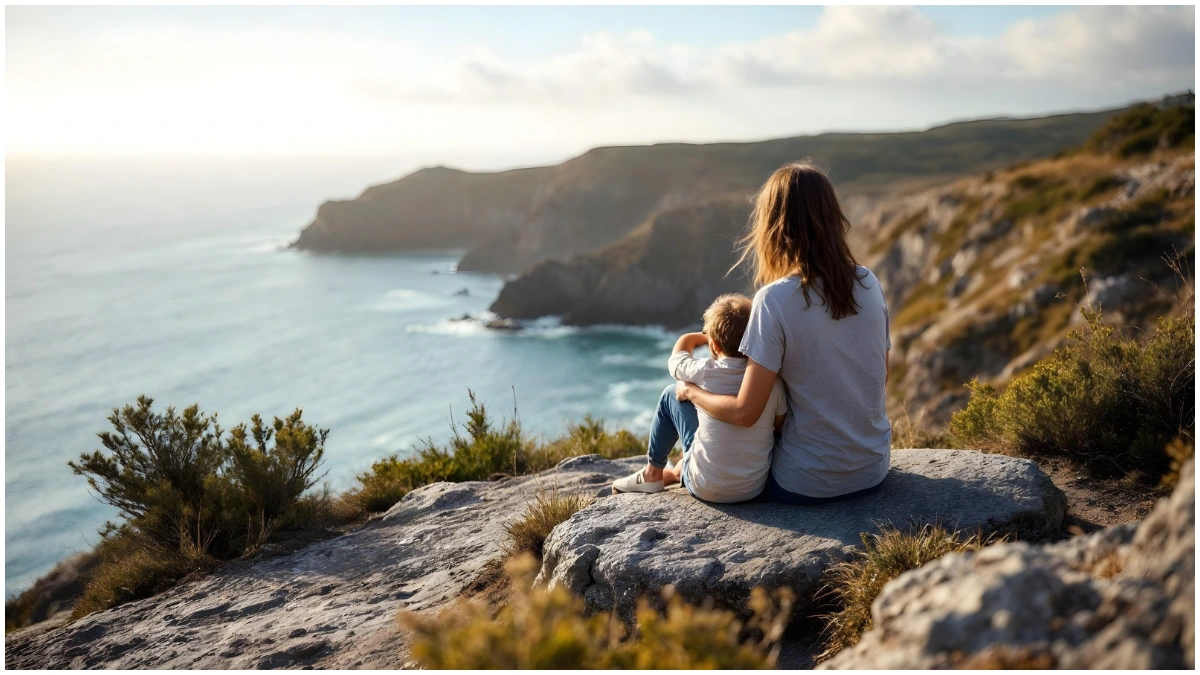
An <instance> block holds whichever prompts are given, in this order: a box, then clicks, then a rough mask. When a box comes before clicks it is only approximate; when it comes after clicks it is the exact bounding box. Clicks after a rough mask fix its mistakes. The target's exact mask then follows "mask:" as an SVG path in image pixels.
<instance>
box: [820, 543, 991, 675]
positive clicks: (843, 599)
mask: <svg viewBox="0 0 1200 675" xmlns="http://www.w3.org/2000/svg"><path fill="white" fill-rule="evenodd" d="M862 540H863V546H864V549H863V550H861V551H858V552H857V553H856V555H855V557H854V558H853V559H852V560H849V561H846V562H843V563H839V564H837V565H835V566H834V567H833V568H831V569H830V570H829V572H828V573H827V574H828V580H829V581H828V584H827V591H826V592H827V593H828V595H829V596H830V597H831V598H832V599H833V601H834V603H835V605H836V606H837V607H838V609H837V610H836V611H834V612H833V613H831V614H828V615H826V616H825V617H824V619H825V620H826V627H825V642H824V651H822V652H821V654H820V655H819V656H818V657H817V660H818V661H824V660H826V659H829V658H831V657H832V656H834V655H835V654H837V653H838V652H840V651H842V650H843V649H845V648H847V647H852V646H854V645H856V644H858V640H859V638H861V637H862V634H863V633H864V632H866V631H867V629H869V628H870V627H871V604H872V603H874V602H875V598H877V597H879V592H880V591H882V590H883V587H884V586H886V585H887V583H888V582H889V581H891V580H892V579H895V578H896V577H898V576H900V575H901V574H903V573H905V572H907V571H908V570H912V569H916V568H918V567H920V566H921V565H924V564H925V563H927V562H930V561H931V560H937V559H938V558H940V557H942V556H944V555H946V554H947V553H954V552H957V551H975V550H978V549H980V548H982V547H983V546H984V545H985V543H987V542H985V541H984V540H983V538H982V536H980V535H979V534H975V535H972V536H969V537H964V536H963V535H962V534H961V533H958V532H952V531H950V530H947V529H945V528H943V527H941V526H940V525H926V526H924V527H921V528H920V529H917V530H915V531H904V530H899V529H896V528H894V527H891V526H886V527H883V528H881V529H880V532H879V534H875V535H868V534H866V533H863V534H862Z"/></svg>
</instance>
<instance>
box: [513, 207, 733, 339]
mask: <svg viewBox="0 0 1200 675" xmlns="http://www.w3.org/2000/svg"><path fill="white" fill-rule="evenodd" d="M749 213H750V204H749V202H748V201H747V200H746V199H745V198H744V197H740V196H727V197H721V198H714V199H708V200H704V201H700V202H696V203H692V204H689V205H686V206H680V207H676V208H672V209H664V210H662V211H658V212H656V213H655V214H653V215H652V216H651V217H650V218H649V219H647V220H646V222H644V223H642V224H641V225H640V226H638V227H637V228H636V229H634V230H633V231H632V232H630V233H629V234H628V235H626V236H625V237H622V238H621V239H620V240H619V241H617V242H615V243H613V244H609V245H608V246H605V247H603V248H600V249H599V250H596V251H593V252H590V253H585V254H583V255H580V256H576V257H575V258H572V259H571V260H569V261H567V262H559V261H557V260H551V261H547V262H543V263H540V264H537V265H535V266H534V267H533V268H532V269H530V270H529V271H528V272H526V273H525V274H522V275H521V276H519V277H517V278H515V279H513V280H511V281H510V282H508V283H507V284H505V285H504V288H503V289H501V291H500V295H499V296H498V297H497V298H496V300H495V302H493V303H492V306H491V311H492V312H494V313H496V314H498V315H500V316H503V317H509V318H516V319H534V318H537V317H540V316H546V315H558V316H561V317H562V321H563V323H565V324H570V325H592V324H642V323H644V324H661V325H666V326H670V327H677V326H687V325H691V324H695V323H698V322H699V321H700V315H701V314H702V313H703V311H704V309H705V308H706V307H708V305H709V304H710V303H712V300H713V298H715V297H717V296H718V295H720V294H721V293H727V292H747V291H749V288H750V286H749V283H748V282H747V280H746V279H745V277H744V275H743V274H742V273H741V272H740V271H735V272H733V273H732V274H729V275H728V276H727V275H726V272H728V271H729V268H730V266H731V265H733V263H734V262H735V261H736V256H735V255H734V250H733V249H734V247H733V242H732V238H733V235H732V234H731V233H734V232H737V231H738V230H739V229H740V228H741V227H742V226H743V225H744V224H745V222H746V218H747V217H748V216H749Z"/></svg>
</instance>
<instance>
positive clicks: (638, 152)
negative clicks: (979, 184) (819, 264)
mask: <svg viewBox="0 0 1200 675" xmlns="http://www.w3.org/2000/svg"><path fill="white" fill-rule="evenodd" d="M1111 115H1112V111H1106V112H1100V113H1086V114H1075V115H1062V116H1057V117H1050V118H1042V119H1033V120H981V121H977V122H965V123H960V124H952V125H947V126H943V127H936V128H933V129H929V130H927V131H923V132H916V133H894V134H821V135H819V136H802V137H796V138H785V139H777V140H770V141H762V142H757V143H714V144H705V145H694V144H684V143H663V144H657V145H650V146H634V147H608V148H596V149H594V150H590V151H588V152H586V153H584V154H583V155H580V156H579V157H576V158H573V159H571V160H568V161H566V162H564V163H562V164H559V165H557V166H552V167H541V168H533V169H521V170H517V171H507V172H502V173H467V172H462V171H455V170H452V169H445V168H435V169H425V170H422V171H418V172H416V173H414V174H412V175H410V176H407V177H405V178H402V179H401V180H399V181H396V182H393V183H389V184H387V185H381V186H376V187H373V188H371V189H369V190H367V191H366V192H365V193H363V195H362V196H360V197H359V198H357V199H354V200H349V201H341V202H328V203H326V204H324V205H322V206H321V208H320V210H319V211H318V213H317V217H316V219H315V220H314V221H313V222H312V224H310V225H309V226H308V227H307V228H305V230H304V231H303V232H302V233H301V235H300V238H299V240H298V241H297V242H296V243H295V246H296V247H297V248H300V249H305V250H314V251H363V252H381V251H399V250H410V249H415V248H428V247H447V246H456V247H457V246H464V247H467V249H468V250H467V252H466V254H465V255H464V256H463V259H462V261H461V262H460V264H459V269H461V270H464V271H471V270H474V271H487V272H497V273H504V274H509V273H518V272H522V271H525V270H527V269H529V268H530V267H531V266H533V265H536V264H537V263H540V262H543V261H547V260H557V261H560V262H564V261H567V260H569V259H570V258H572V257H573V256H576V255H580V254H583V253H588V252H591V251H594V250H596V249H599V248H602V247H604V246H607V245H608V244H611V243H613V242H615V241H618V240H619V239H621V238H622V237H623V236H625V235H626V234H628V233H629V232H631V231H632V230H634V229H635V228H637V227H638V226H639V225H640V224H642V223H644V222H645V221H646V220H647V219H648V218H650V217H651V215H652V214H654V213H656V212H659V211H663V210H670V209H673V208H675V207H678V206H684V205H688V204H692V203H694V202H697V201H702V200H705V199H708V198H711V197H713V196H715V195H722V194H727V193H740V194H746V193H748V192H750V191H753V190H754V189H756V188H757V187H758V186H759V185H761V183H762V181H763V180H764V179H765V178H766V176H767V175H769V174H770V172H771V171H772V170H773V169H775V168H776V167H778V166H780V165H782V164H784V163H785V162H788V161H794V160H797V159H800V158H802V157H805V156H808V155H813V156H817V157H822V158H824V159H826V160H828V161H829V162H830V166H831V170H832V172H833V175H834V177H835V178H836V180H837V183H838V187H839V189H840V190H841V192H842V196H843V198H847V199H850V198H853V197H854V196H861V195H879V194H884V193H887V192H889V191H890V190H892V189H893V188H896V187H898V186H900V185H901V184H903V187H904V189H906V190H911V189H914V188H921V187H928V186H931V185H936V184H938V183H940V182H944V181H945V180H948V179H950V178H952V177H954V176H959V175H962V174H965V173H971V172H975V171H981V170H984V169H987V168H993V167H999V166H1004V165H1006V164H1010V163H1012V162H1015V161H1021V160H1025V159H1030V158H1033V157H1038V156H1043V155H1046V154H1050V153H1053V152H1057V151H1059V150H1062V149H1063V148H1067V147H1070V146H1073V145H1075V144H1078V143H1079V142H1081V141H1082V140H1083V139H1085V138H1086V137H1087V136H1088V135H1089V134H1091V133H1092V132H1093V131H1094V130H1095V129H1096V128H1098V127H1100V126H1101V125H1102V124H1103V123H1104V122H1105V121H1106V120H1107V119H1108V118H1109V117H1110V116H1111ZM739 225H740V224H739ZM729 234H733V233H729Z"/></svg>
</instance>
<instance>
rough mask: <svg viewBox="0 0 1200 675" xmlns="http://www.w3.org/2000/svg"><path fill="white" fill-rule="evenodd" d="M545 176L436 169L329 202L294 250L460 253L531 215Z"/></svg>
mask: <svg viewBox="0 0 1200 675" xmlns="http://www.w3.org/2000/svg"><path fill="white" fill-rule="evenodd" d="M549 172H550V169H546V168H534V169H518V170H514V171H504V172H500V173H491V174H478V173H468V172H466V171H458V170H456V169H448V168H445V167H434V168H430V169H421V170H420V171H417V172H415V173H413V174H410V175H408V176H405V177H404V178H401V179H400V180H398V181H395V182H393V183H388V184H385V185H376V186H373V187H371V188H368V189H367V190H366V191H365V192H363V193H362V195H361V196H359V197H358V198H356V199H350V200H344V201H329V202H325V203H324V204H322V205H321V207H320V208H319V209H317V216H316V218H315V219H314V220H313V222H312V223H311V224H309V226H308V227H306V228H304V230H303V231H302V232H301V233H300V237H299V238H298V239H297V240H296V241H295V242H294V243H293V244H292V247H293V248H297V249H301V250H306V251H345V252H355V253H361V252H365V253H379V252H387V251H403V250H413V249H430V248H466V247H467V246H471V245H474V244H477V243H479V242H482V241H490V240H493V239H498V238H502V237H505V236H510V235H511V234H512V233H513V232H514V231H515V230H516V228H517V227H518V226H519V225H521V223H523V222H524V221H525V217H526V215H527V214H528V213H529V212H530V210H531V209H532V208H533V204H534V199H535V196H536V193H537V190H538V188H539V187H540V186H541V185H542V183H543V182H544V180H545V178H546V176H547V175H548V174H549Z"/></svg>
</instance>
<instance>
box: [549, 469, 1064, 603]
mask: <svg viewBox="0 0 1200 675" xmlns="http://www.w3.org/2000/svg"><path fill="white" fill-rule="evenodd" d="M892 467H893V468H892V471H891V473H890V474H889V475H888V477H887V479H885V481H884V486H883V488H882V489H881V490H880V491H879V492H877V493H875V494H873V495H870V496H867V497H862V498H859V499H854V500H849V501H844V502H835V503H831V504H827V505H823V506H817V507H799V506H784V505H779V504H753V503H752V504H732V505H720V504H708V503H705V502H702V501H699V500H697V499H694V498H692V497H691V496H689V495H688V494H687V493H686V492H685V491H683V490H681V489H675V490H669V491H668V492H667V493H666V494H665V495H655V496H647V495H637V494H623V495H616V496H613V497H611V498H608V499H604V500H602V501H601V502H599V503H597V504H594V505H592V506H590V507H588V508H587V509H585V510H583V511H581V512H579V513H577V514H576V515H575V516H574V517H572V518H571V519H570V520H568V521H567V522H565V523H563V524H562V525H559V526H558V527H557V528H555V530H554V532H553V533H552V534H551V535H550V537H549V539H547V541H546V545H545V557H544V561H543V565H542V569H541V573H540V575H539V578H540V579H541V580H543V581H545V582H548V583H549V584H551V585H562V586H564V587H566V588H568V589H570V590H571V591H572V592H573V593H576V594H578V595H580V596H583V598H584V599H585V601H586V604H587V606H588V608H589V609H590V610H591V611H598V612H603V611H609V610H612V609H613V608H614V607H615V608H616V609H617V611H618V612H619V613H621V614H622V615H624V616H628V615H629V614H630V612H631V611H632V609H633V607H634V605H635V602H636V599H637V598H638V597H639V596H648V597H656V596H657V595H658V593H659V591H660V590H661V589H662V588H663V587H664V586H666V585H668V584H672V585H674V586H675V589H676V592H677V593H679V594H681V596H682V597H683V598H684V599H685V600H687V601H691V602H697V603H698V602H702V601H704V600H705V599H706V598H712V599H714V600H716V601H717V602H718V603H722V604H725V605H729V606H732V607H736V608H743V607H744V606H745V602H746V600H747V599H748V597H749V595H750V590H751V589H752V588H754V587H755V586H765V587H770V588H774V587H779V586H788V587H791V588H792V589H793V590H794V591H795V592H796V594H797V603H796V606H795V610H794V611H795V616H797V617H802V616H808V615H809V614H811V613H812V611H813V610H814V609H815V606H814V599H813V598H814V596H815V595H816V594H817V591H818V589H819V588H820V587H821V585H822V583H823V574H824V572H825V571H826V570H827V569H828V568H829V566H830V565H832V564H833V563H835V562H838V561H840V560H844V559H846V558H847V557H848V556H849V555H850V553H851V552H852V551H853V550H855V549H856V548H857V547H859V546H861V544H862V542H861V539H860V534H861V533H863V532H873V531H875V530H876V529H877V525H878V524H882V523H886V522H892V523H894V524H896V525H897V526H906V525H908V524H909V521H910V520H912V521H914V522H917V523H928V522H934V521H938V522H942V523H947V524H950V525H953V526H955V527H958V528H962V529H968V530H974V529H976V528H980V529H982V530H983V531H984V532H988V533H990V532H1001V531H1003V532H1015V533H1018V534H1019V535H1020V536H1022V537H1023V538H1034V539H1037V538H1044V537H1049V536H1054V535H1056V534H1057V532H1058V530H1059V527H1060V526H1061V523H1062V519H1063V516H1064V513H1065V509H1066V500H1065V497H1064V496H1063V494H1062V492H1060V491H1059V490H1058V488H1056V487H1055V486H1054V485H1053V483H1052V482H1051V481H1050V479H1049V478H1048V477H1047V476H1046V475H1044V474H1043V473H1042V472H1041V471H1040V470H1039V469H1038V467H1037V465H1036V464H1034V463H1033V462H1032V461H1029V460H1025V459H1016V458H1012V457H1004V456H1000V455H988V454H983V453H980V452H975V451H969V450H899V451H896V452H895V453H893V455H892Z"/></svg>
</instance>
